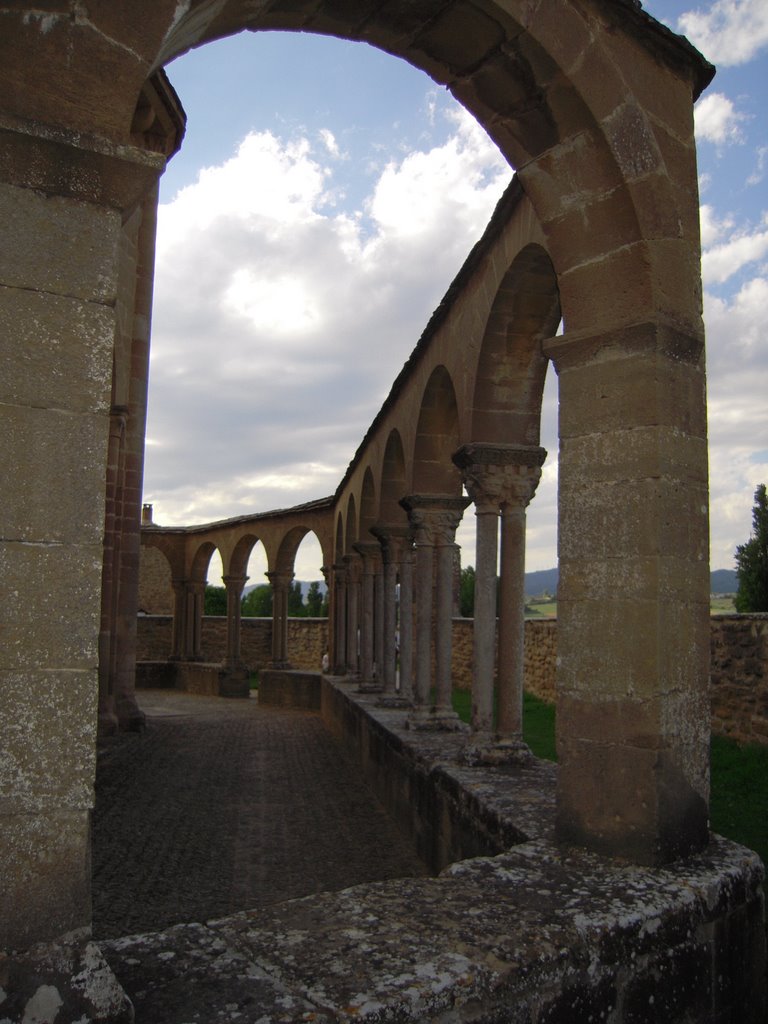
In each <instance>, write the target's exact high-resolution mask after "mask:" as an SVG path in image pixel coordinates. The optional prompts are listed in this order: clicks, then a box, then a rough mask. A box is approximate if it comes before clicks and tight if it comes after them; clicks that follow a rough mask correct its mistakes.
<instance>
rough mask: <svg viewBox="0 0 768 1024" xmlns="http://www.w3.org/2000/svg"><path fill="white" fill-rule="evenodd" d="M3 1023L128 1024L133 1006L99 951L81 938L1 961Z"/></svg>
mask: <svg viewBox="0 0 768 1024" xmlns="http://www.w3.org/2000/svg"><path fill="white" fill-rule="evenodd" d="M3 988H4V990H5V998H4V999H3V1003H2V1014H3V1019H5V1020H9V1021H47V1020H50V1021H52V1020H54V1019H56V1020H62V1021H64V1020H71V1021H74V1020H78V1021H98V1022H99V1024H133V1020H134V1011H133V1003H132V1002H131V1000H130V999H129V998H128V996H127V995H126V993H125V992H124V991H123V988H122V986H121V985H120V982H119V981H118V980H117V978H116V977H115V975H114V974H113V973H112V970H111V968H110V967H109V965H108V964H107V962H106V960H105V959H104V957H103V955H102V953H101V950H100V949H99V947H98V946H97V945H96V944H95V943H94V942H88V941H86V940H83V941H80V942H76V941H69V942H66V941H62V942H60V943H52V944H51V945H47V944H46V945H39V946H34V947H33V948H32V949H30V950H28V951H26V952H25V953H13V954H10V955H8V956H4V957H3Z"/></svg>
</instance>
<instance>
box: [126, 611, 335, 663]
mask: <svg viewBox="0 0 768 1024" xmlns="http://www.w3.org/2000/svg"><path fill="white" fill-rule="evenodd" d="M172 629H173V619H172V617H171V616H170V615H140V616H139V617H138V636H137V641H136V660H137V661H165V660H166V659H167V658H168V656H169V654H170V652H171V633H172ZM327 646H328V620H327V619H289V620H288V655H289V657H290V659H291V664H292V665H293V667H294V668H299V669H305V670H307V671H311V672H316V671H319V669H320V663H321V662H322V659H323V652H324V651H325V650H326V648H327ZM226 649H227V621H226V619H225V618H224V617H223V616H216V615H206V616H204V618H203V661H207V662H220V661H223V660H224V656H225V654H226ZM240 653H241V654H242V657H243V661H244V662H245V664H246V665H247V666H248V668H249V669H250V670H251V671H254V672H255V671H256V670H257V669H260V668H262V667H264V666H265V665H268V664H269V662H270V660H271V658H272V619H255V618H244V619H242V620H241V628H240Z"/></svg>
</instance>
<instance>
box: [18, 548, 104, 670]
mask: <svg viewBox="0 0 768 1024" xmlns="http://www.w3.org/2000/svg"><path fill="white" fill-rule="evenodd" d="M101 560H102V549H101V544H100V543H93V544H90V545H87V544H83V545H81V546H75V545H71V546H64V545H61V544H45V543H42V542H41V543H14V542H5V543H0V578H2V580H3V588H4V593H5V594H6V600H5V601H4V602H3V608H2V627H3V643H2V645H1V646H0V670H8V671H19V670H23V671H31V672H33V673H37V672H38V671H40V670H50V669H65V670H68V671H71V670H83V669H93V668H95V667H96V661H97V637H98V632H99V588H100V583H101Z"/></svg>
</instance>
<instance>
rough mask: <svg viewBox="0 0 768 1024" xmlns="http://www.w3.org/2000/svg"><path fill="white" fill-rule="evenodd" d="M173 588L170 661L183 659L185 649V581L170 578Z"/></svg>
mask: <svg viewBox="0 0 768 1024" xmlns="http://www.w3.org/2000/svg"><path fill="white" fill-rule="evenodd" d="M171 588H172V589H173V634H172V639H171V658H170V660H171V661H183V660H184V656H185V654H186V651H187V581H186V580H185V579H174V580H171Z"/></svg>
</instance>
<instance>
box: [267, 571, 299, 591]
mask: <svg viewBox="0 0 768 1024" xmlns="http://www.w3.org/2000/svg"><path fill="white" fill-rule="evenodd" d="M264 575H265V576H266V577H267V579H268V580H269V582H270V583H271V584H272V589H273V590H287V589H288V587H289V586H290V584H291V583H292V582H293V576H294V573H293V570H292V569H273V570H271V571H270V572H265V573H264Z"/></svg>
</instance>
